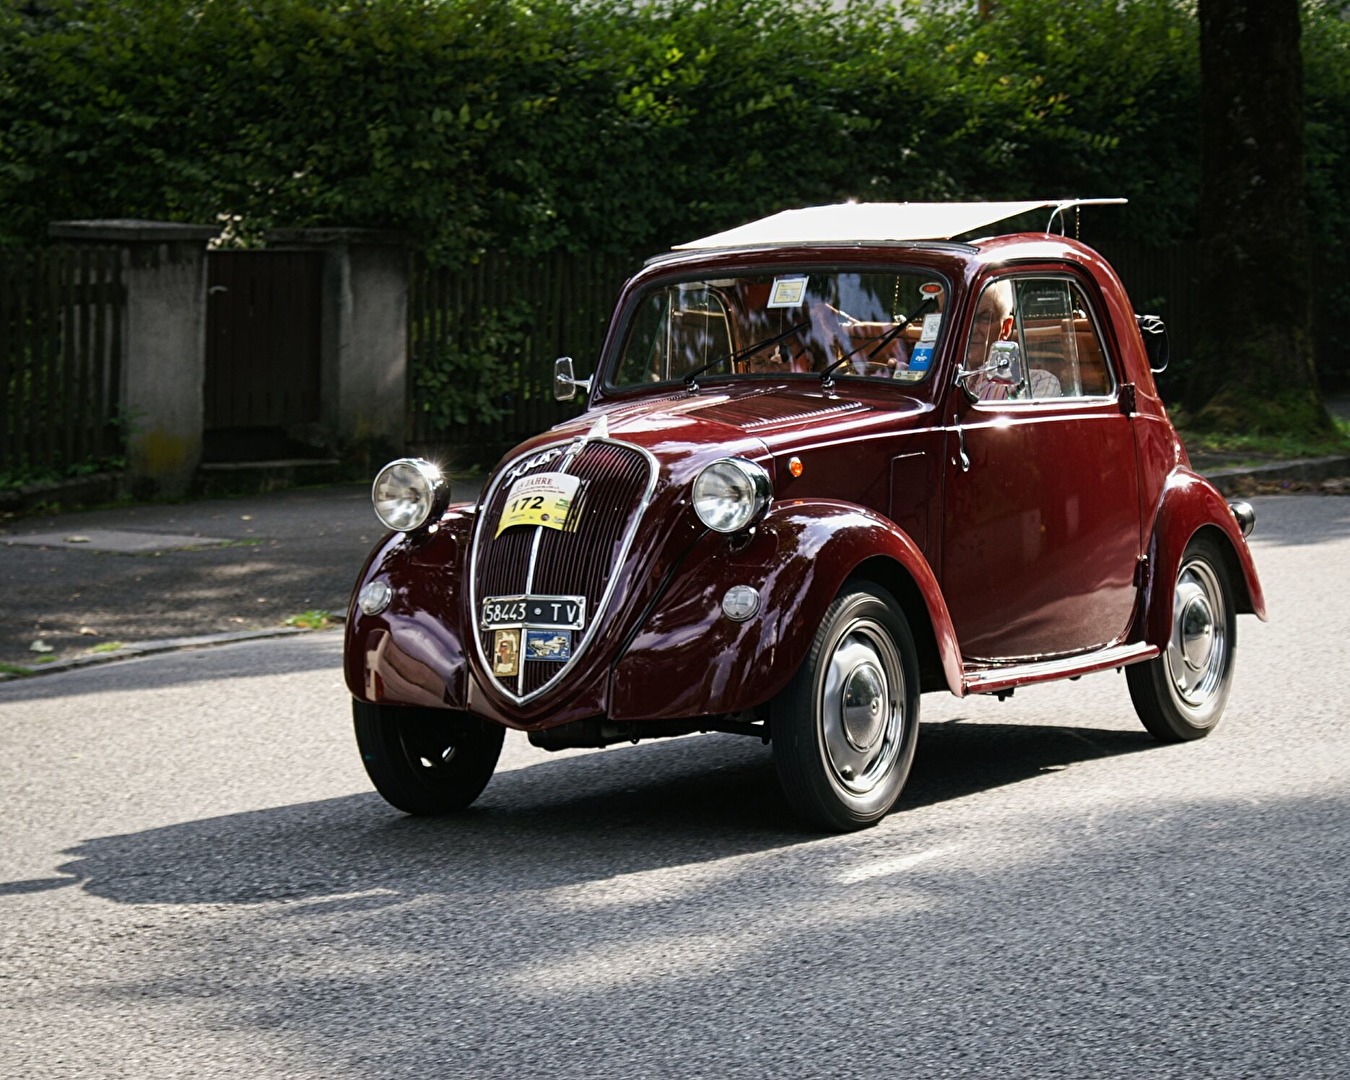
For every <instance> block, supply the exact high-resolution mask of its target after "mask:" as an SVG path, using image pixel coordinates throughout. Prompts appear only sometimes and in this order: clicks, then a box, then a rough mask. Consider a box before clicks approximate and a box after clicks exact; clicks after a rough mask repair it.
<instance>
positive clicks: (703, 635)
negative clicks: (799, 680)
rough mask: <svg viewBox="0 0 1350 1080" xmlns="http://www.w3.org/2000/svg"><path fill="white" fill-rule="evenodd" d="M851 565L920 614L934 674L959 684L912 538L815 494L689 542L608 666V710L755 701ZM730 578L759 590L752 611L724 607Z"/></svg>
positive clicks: (802, 648) (782, 682)
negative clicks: (746, 528) (736, 616)
mask: <svg viewBox="0 0 1350 1080" xmlns="http://www.w3.org/2000/svg"><path fill="white" fill-rule="evenodd" d="M855 573H856V574H859V575H862V576H865V577H867V578H870V579H872V580H875V581H877V582H878V583H879V584H883V585H885V586H887V587H888V588H889V589H890V591H891V592H892V593H894V594H897V600H899V601H900V602H901V604H902V606H905V607H906V609H907V612H908V614H909V618H910V621H911V623H915V622H920V620H922V622H920V625H916V626H914V631H915V636H916V638H917V639H919V640H921V641H925V642H929V643H931V645H932V647H933V651H935V653H936V664H935V665H934V666H935V667H936V668H938V669H939V671H940V673H939V674H938V675H937V679H938V681H939V685H945V686H946V687H947V688H948V689H950V690H951V691H952V692H953V693H955V694H958V695H960V694H961V693H962V692H963V691H962V685H961V657H960V652H959V649H958V648H957V644H956V635H955V633H954V631H953V630H952V625H951V619H950V617H949V616H948V614H947V605H946V603H945V601H944V600H943V599H942V594H941V591H940V590H939V588H938V584H937V580H936V578H935V577H934V576H933V571H932V569H931V567H929V565H928V562H927V560H926V559H924V557H923V554H922V552H921V551H920V550H919V548H918V546H917V545H916V544H915V543H914V541H913V540H911V539H910V538H909V536H907V535H906V534H905V533H904V532H903V531H901V530H900V529H898V528H896V526H895V525H894V524H893V523H892V522H890V521H887V520H886V519H885V518H882V517H880V516H879V515H877V514H874V513H872V512H871V511H870V510H867V509H865V508H862V507H859V506H855V505H853V504H851V503H845V502H838V501H834V500H824V499H822V500H811V501H800V502H787V503H779V504H777V505H775V506H774V507H773V509H772V510H771V512H770V513H769V514H768V516H767V517H766V518H765V520H764V521H763V522H762V523H761V524H760V525H759V526H757V527H756V529H755V530H754V533H753V535H751V536H750V537H749V538H748V539H747V538H746V537H744V536H740V537H727V536H723V535H720V534H717V533H712V532H709V533H707V534H705V535H704V536H703V537H701V538H700V539H699V540H698V542H697V543H695V545H694V546H693V548H692V549H691V550H690V551H689V553H688V554H687V555H686V557H685V558H684V560H683V561H682V562H681V564H680V566H679V567H678V568H677V569H676V571H675V573H674V576H673V578H672V581H671V583H670V585H669V586H668V587H667V588H666V589H665V590H664V591H663V592H662V594H661V595H660V597H659V599H658V600H657V601H656V603H655V604H654V605H653V607H652V609H651V610H650V611H649V612H648V613H647V615H646V616H645V618H644V619H643V621H642V622H641V624H640V626H639V629H638V630H637V632H636V634H635V635H634V636H633V639H632V641H631V643H630V644H629V645H628V647H627V649H626V650H625V651H624V652H623V653H622V655H621V658H620V659H619V661H618V662H617V663H616V665H615V667H614V674H613V684H612V689H611V693H610V716H611V718H612V719H614V720H616V721H620V720H656V719H675V718H680V717H693V716H707V715H718V714H727V713H737V712H742V711H745V710H748V709H752V708H755V707H756V706H759V705H762V704H763V703H765V702H766V701H768V700H770V699H771V698H772V697H774V696H775V695H776V694H778V693H779V692H780V691H781V690H782V689H783V687H784V686H786V685H787V683H788V681H789V680H790V679H791V678H792V676H793V674H794V673H795V672H796V670H797V668H798V667H800V666H801V663H802V661H803V660H804V659H805V657H806V653H807V650H808V649H809V648H810V645H811V640H812V638H813V637H814V635H815V632H816V628H817V627H818V626H819V624H820V621H821V619H822V618H823V617H824V614H825V610H826V609H827V608H828V607H829V605H830V603H831V602H832V601H833V600H834V598H835V596H837V595H838V593H839V590H840V589H841V588H842V587H843V585H844V583H845V582H846V581H847V580H848V579H849V577H850V576H853V575H855ZM733 585H749V586H751V587H753V588H754V589H756V590H757V591H758V593H759V595H760V609H759V612H758V613H757V614H756V615H754V616H752V617H751V618H750V619H748V620H746V621H745V622H734V621H733V620H731V619H729V618H727V617H726V615H724V614H723V612H722V597H723V596H724V595H725V593H726V591H727V590H728V589H730V588H731V587H732V586H733ZM916 605H917V606H918V608H919V609H918V610H915V608H916ZM930 629H931V635H930V634H929V630H930Z"/></svg>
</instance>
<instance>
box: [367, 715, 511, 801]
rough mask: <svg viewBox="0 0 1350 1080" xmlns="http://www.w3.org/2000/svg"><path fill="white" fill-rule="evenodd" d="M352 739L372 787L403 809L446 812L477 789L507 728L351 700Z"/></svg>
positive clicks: (469, 718)
mask: <svg viewBox="0 0 1350 1080" xmlns="http://www.w3.org/2000/svg"><path fill="white" fill-rule="evenodd" d="M352 720H353V722H354V724H355V727H356V744H357V746H358V747H359V748H360V750H361V762H362V764H364V765H365V767H366V774H367V775H368V776H369V777H370V780H371V783H373V784H374V785H375V790H376V791H378V792H379V793H380V794H381V795H383V796H384V799H385V801H386V802H388V803H389V804H390V805H392V806H396V807H397V808H398V809H400V810H402V811H403V812H404V813H407V814H417V815H432V814H449V813H452V812H453V811H455V810H463V809H464V808H465V807H466V806H468V805H469V804H470V803H471V802H473V801H474V799H476V798H478V796H479V795H480V794H482V791H483V788H485V787H487V782H488V781H489V780H490V779H492V771H493V770H494V769H495V768H496V767H497V758H498V757H499V756H500V754H501V752H502V740H503V739H504V738H505V737H506V730H505V729H504V728H501V727H499V726H497V725H496V724H490V723H488V722H487V721H484V720H480V719H478V718H477V717H476V716H472V715H470V714H469V713H462V712H451V711H450V710H448V709H425V708H411V707H407V708H405V707H403V706H398V705H372V704H371V703H369V702H366V701H356V700H353V701H352Z"/></svg>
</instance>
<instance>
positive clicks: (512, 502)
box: [493, 472, 581, 538]
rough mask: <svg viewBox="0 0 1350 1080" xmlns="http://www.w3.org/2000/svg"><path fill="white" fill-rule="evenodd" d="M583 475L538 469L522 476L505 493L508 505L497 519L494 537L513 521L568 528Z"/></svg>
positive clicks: (554, 527)
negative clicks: (541, 471) (569, 516)
mask: <svg viewBox="0 0 1350 1080" xmlns="http://www.w3.org/2000/svg"><path fill="white" fill-rule="evenodd" d="M580 486H581V477H579V476H568V475H567V474H566V473H556V472H546V473H535V474H534V475H533V476H522V477H521V478H520V479H519V480H517V481H516V482H515V483H514V484H512V485H511V490H510V491H509V492H507V495H506V507H505V509H503V510H502V516H501V520H499V521H498V522H497V531H496V533H494V534H493V535H494V538H495V537H497V536H501V534H502V533H503V532H505V531H506V530H507V529H509V528H510V527H511V526H512V525H543V526H544V527H545V528H549V529H565V528H567V515H568V514H569V513H570V512H571V510H572V504H573V503H574V502H575V501H576V497H577V488H579V487H580Z"/></svg>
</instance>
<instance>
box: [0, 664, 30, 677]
mask: <svg viewBox="0 0 1350 1080" xmlns="http://www.w3.org/2000/svg"><path fill="white" fill-rule="evenodd" d="M31 674H33V669H32V668H27V667H23V666H22V665H20V664H0V675H13V676H14V677H15V678H16V679H22V678H25V677H27V676H29V675H31Z"/></svg>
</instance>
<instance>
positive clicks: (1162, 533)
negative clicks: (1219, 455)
mask: <svg viewBox="0 0 1350 1080" xmlns="http://www.w3.org/2000/svg"><path fill="white" fill-rule="evenodd" d="M1202 530H1207V531H1208V532H1209V533H1210V534H1211V535H1213V536H1214V537H1215V539H1216V540H1219V541H1220V545H1221V547H1222V549H1223V551H1224V553H1225V556H1226V557H1227V560H1228V570H1229V577H1230V579H1231V580H1232V582H1233V586H1234V588H1235V590H1236V596H1235V597H1234V601H1235V604H1236V607H1237V611H1238V612H1239V613H1240V614H1245V615H1255V616H1257V618H1259V619H1261V620H1262V621H1265V618H1266V598H1265V594H1264V593H1263V592H1262V590H1261V582H1260V580H1259V579H1258V578H1257V576H1256V565H1255V563H1254V562H1253V561H1252V552H1251V548H1250V547H1248V546H1247V538H1246V537H1245V536H1243V535H1242V530H1241V529H1239V528H1238V524H1237V520H1236V519H1235V518H1234V517H1233V511H1232V510H1231V509H1230V507H1229V506H1228V503H1227V501H1226V500H1225V499H1224V497H1223V496H1222V495H1221V494H1219V492H1218V490H1217V489H1216V488H1215V487H1214V486H1213V485H1212V484H1210V483H1209V481H1207V480H1206V479H1205V478H1204V477H1202V476H1200V475H1198V474H1197V473H1194V472H1192V471H1191V470H1190V469H1186V468H1179V469H1175V470H1173V472H1172V474H1171V476H1169V477H1168V479H1167V483H1166V484H1165V485H1164V486H1163V490H1162V494H1161V496H1160V497H1159V500H1158V512H1157V513H1156V514H1155V515H1154V519H1153V536H1152V538H1151V540H1150V541H1149V558H1148V561H1149V568H1150V569H1149V576H1148V586H1147V589H1146V591H1145V596H1144V604H1143V610H1142V615H1141V622H1142V625H1140V626H1137V627H1136V628H1135V631H1136V632H1135V634H1133V635H1132V638H1133V639H1134V640H1138V639H1139V636H1142V638H1143V640H1144V641H1147V642H1148V643H1149V644H1150V645H1156V646H1158V648H1160V649H1165V648H1166V647H1167V641H1168V638H1169V636H1170V635H1171V633H1172V599H1173V596H1174V594H1175V593H1176V586H1177V571H1178V570H1180V569H1181V559H1182V556H1183V555H1184V554H1185V551H1186V547H1187V545H1188V544H1190V542H1191V541H1192V540H1193V539H1194V538H1195V537H1196V536H1197V535H1198V534H1199V533H1200V532H1201V531H1202Z"/></svg>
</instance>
